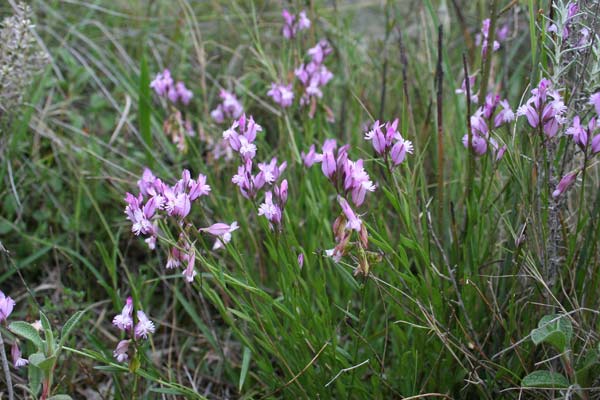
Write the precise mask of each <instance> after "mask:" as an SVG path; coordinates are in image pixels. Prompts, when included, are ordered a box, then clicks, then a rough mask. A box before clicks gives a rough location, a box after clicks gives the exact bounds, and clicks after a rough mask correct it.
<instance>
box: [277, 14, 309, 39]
mask: <svg viewBox="0 0 600 400" xmlns="http://www.w3.org/2000/svg"><path fill="white" fill-rule="evenodd" d="M281 16H282V17H283V28H282V31H281V32H282V34H283V37H284V38H286V39H292V38H294V37H295V36H296V34H297V33H298V32H300V31H303V30H306V29H308V28H310V19H308V17H307V16H306V11H300V13H299V14H298V15H294V14H292V13H290V12H289V11H288V10H285V9H284V10H283V11H282V12H281Z"/></svg>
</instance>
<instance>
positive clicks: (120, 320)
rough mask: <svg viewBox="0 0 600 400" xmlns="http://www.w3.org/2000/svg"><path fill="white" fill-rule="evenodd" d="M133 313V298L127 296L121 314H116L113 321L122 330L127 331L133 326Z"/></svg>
mask: <svg viewBox="0 0 600 400" xmlns="http://www.w3.org/2000/svg"><path fill="white" fill-rule="evenodd" d="M132 315H133V299H132V298H131V297H127V300H126V301H125V306H124V307H123V310H122V311H121V314H118V315H117V316H115V318H114V319H113V321H112V323H113V325H114V326H116V327H117V328H119V329H120V330H122V331H127V330H129V329H131V327H132V326H133V318H132V317H131V316H132Z"/></svg>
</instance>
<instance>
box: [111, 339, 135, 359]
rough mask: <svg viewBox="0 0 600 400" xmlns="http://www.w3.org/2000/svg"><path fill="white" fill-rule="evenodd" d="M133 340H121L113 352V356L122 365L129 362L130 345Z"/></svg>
mask: <svg viewBox="0 0 600 400" xmlns="http://www.w3.org/2000/svg"><path fill="white" fill-rule="evenodd" d="M130 342H131V340H121V341H120V342H119V343H117V348H116V349H115V351H113V356H114V357H115V358H116V359H117V361H118V362H120V363H122V362H125V361H127V360H129V355H128V354H127V351H128V350H129V343H130Z"/></svg>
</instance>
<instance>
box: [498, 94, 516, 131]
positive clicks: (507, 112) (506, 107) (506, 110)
mask: <svg viewBox="0 0 600 400" xmlns="http://www.w3.org/2000/svg"><path fill="white" fill-rule="evenodd" d="M500 106H502V110H500V112H499V113H498V114H497V115H496V118H494V127H495V128H497V127H499V126H500V125H503V124H507V123H509V122H511V121H514V120H515V113H514V112H513V111H512V109H511V108H510V104H508V101H507V100H502V101H501V102H500Z"/></svg>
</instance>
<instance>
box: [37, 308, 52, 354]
mask: <svg viewBox="0 0 600 400" xmlns="http://www.w3.org/2000/svg"><path fill="white" fill-rule="evenodd" d="M40 321H41V323H42V328H44V338H45V339H46V347H47V349H46V354H47V355H50V354H52V353H54V334H53V333H52V326H51V325H50V321H49V320H48V317H46V314H44V313H43V312H42V311H40Z"/></svg>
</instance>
